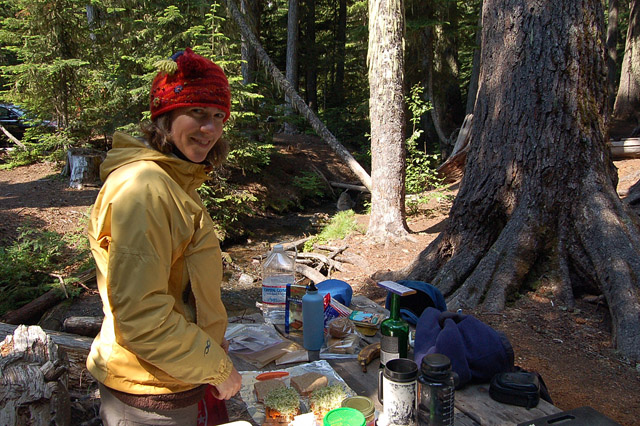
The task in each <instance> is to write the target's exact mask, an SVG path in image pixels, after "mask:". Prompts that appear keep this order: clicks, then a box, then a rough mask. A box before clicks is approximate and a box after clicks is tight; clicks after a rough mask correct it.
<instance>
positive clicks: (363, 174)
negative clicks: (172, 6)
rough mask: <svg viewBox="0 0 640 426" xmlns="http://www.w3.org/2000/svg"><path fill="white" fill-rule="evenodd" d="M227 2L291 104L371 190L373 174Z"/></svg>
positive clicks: (243, 32)
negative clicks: (286, 76)
mask: <svg viewBox="0 0 640 426" xmlns="http://www.w3.org/2000/svg"><path fill="white" fill-rule="evenodd" d="M225 4H226V5H227V10H228V11H229V14H230V15H231V17H232V18H233V20H234V21H235V23H236V24H237V25H238V27H239V28H240V32H241V33H242V37H244V38H245V39H246V40H247V41H248V42H249V44H250V45H251V47H253V49H254V50H255V51H256V55H257V57H258V59H259V60H260V62H262V64H263V66H264V67H265V68H266V70H267V71H268V72H269V74H270V75H271V77H272V78H273V80H274V82H275V83H276V85H277V86H278V87H279V88H280V89H281V90H282V91H284V93H285V95H286V96H287V97H288V99H290V100H291V104H292V105H293V107H294V108H295V109H296V110H298V112H299V113H300V114H302V115H303V116H304V117H305V118H306V119H307V121H308V122H309V124H311V127H313V130H315V131H316V133H318V135H319V136H320V137H321V138H322V140H324V141H325V142H326V143H327V144H328V145H329V146H330V147H331V148H332V149H333V150H334V151H335V153H336V154H338V156H339V157H340V158H341V159H342V161H344V162H345V163H346V164H347V166H349V168H350V169H351V171H352V172H353V173H354V174H355V175H356V176H357V177H358V179H359V180H360V182H362V184H363V185H364V186H366V187H367V189H369V190H371V176H369V174H368V173H367V171H366V170H365V169H363V168H362V166H361V165H360V164H359V163H358V162H357V161H356V159H355V158H353V156H352V155H351V154H350V153H349V151H347V150H346V148H345V147H344V146H343V145H342V144H341V143H340V142H338V140H337V139H336V138H335V136H333V134H332V133H331V132H330V131H329V129H327V126H325V125H324V123H323V122H322V121H320V119H319V118H318V116H317V115H316V114H315V113H314V112H313V110H312V109H311V108H309V106H308V105H307V104H306V103H305V101H304V100H303V99H302V98H301V97H300V95H299V94H298V92H296V90H295V89H294V87H293V86H292V85H291V83H289V82H288V81H287V79H286V78H285V77H284V75H282V72H281V71H280V70H279V69H278V67H276V65H275V64H274V63H273V61H271V58H269V55H268V54H267V52H265V50H264V49H263V48H262V45H261V44H260V42H259V41H258V39H257V38H256V36H255V35H254V34H253V31H251V28H250V27H249V25H248V24H247V23H246V21H245V19H244V17H243V15H242V13H241V12H240V10H239V9H238V7H237V6H236V3H235V1H234V0H225Z"/></svg>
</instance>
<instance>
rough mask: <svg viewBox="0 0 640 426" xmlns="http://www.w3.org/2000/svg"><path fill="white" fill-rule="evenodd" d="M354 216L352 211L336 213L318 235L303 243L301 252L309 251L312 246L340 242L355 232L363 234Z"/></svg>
mask: <svg viewBox="0 0 640 426" xmlns="http://www.w3.org/2000/svg"><path fill="white" fill-rule="evenodd" d="M355 216H356V214H355V213H354V212H353V210H345V211H342V212H338V213H336V214H335V215H334V216H333V217H332V218H331V220H330V221H329V224H327V225H326V226H325V227H324V228H322V231H320V233H319V234H318V235H316V236H314V237H313V238H310V239H309V240H307V241H306V242H305V243H304V248H303V250H304V251H311V250H313V245H314V244H325V243H327V242H329V241H333V240H341V239H343V238H345V237H347V236H348V235H351V234H353V233H356V232H358V233H363V232H364V231H363V230H362V229H361V227H360V226H359V225H358V222H357V221H356V217H355Z"/></svg>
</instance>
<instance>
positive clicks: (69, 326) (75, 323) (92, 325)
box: [64, 317, 103, 337]
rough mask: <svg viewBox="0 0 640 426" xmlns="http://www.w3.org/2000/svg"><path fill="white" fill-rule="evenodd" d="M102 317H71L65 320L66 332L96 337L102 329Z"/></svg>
mask: <svg viewBox="0 0 640 426" xmlns="http://www.w3.org/2000/svg"><path fill="white" fill-rule="evenodd" d="M102 321H103V318H102V317H69V318H67V319H65V320H64V332H65V333H71V334H79V335H80V336H89V337H96V336H97V335H98V333H99V332H100V328H101V327H102Z"/></svg>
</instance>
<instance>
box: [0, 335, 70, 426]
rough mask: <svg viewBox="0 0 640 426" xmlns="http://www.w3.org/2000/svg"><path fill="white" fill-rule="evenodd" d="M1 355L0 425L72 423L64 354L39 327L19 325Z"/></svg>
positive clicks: (62, 424)
mask: <svg viewBox="0 0 640 426" xmlns="http://www.w3.org/2000/svg"><path fill="white" fill-rule="evenodd" d="M0 353H1V355H0V384H1V386H0V424H2V425H7V426H14V425H16V426H17V425H25V424H29V425H34V426H48V425H50V424H55V425H59V426H64V425H69V424H71V405H70V400H69V392H68V389H67V381H68V374H67V371H68V369H69V361H68V359H67V358H66V356H65V353H64V351H61V350H59V349H58V347H57V346H56V345H55V344H54V343H53V341H52V340H51V339H50V338H49V337H48V336H47V335H46V333H45V332H44V331H43V330H42V329H41V328H40V327H37V326H33V327H26V326H24V325H21V326H19V327H18V328H17V329H16V330H15V332H14V333H13V335H12V336H10V337H6V338H5V339H4V341H3V342H2V343H1V344H0Z"/></svg>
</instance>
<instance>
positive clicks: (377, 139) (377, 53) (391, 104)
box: [367, 0, 408, 240]
mask: <svg viewBox="0 0 640 426" xmlns="http://www.w3.org/2000/svg"><path fill="white" fill-rule="evenodd" d="M403 38H404V2H403V0H370V1H369V48H368V58H367V60H368V62H369V90H370V99H369V117H370V120H371V180H372V182H373V188H372V191H371V215H370V217H369V228H368V230H367V236H369V237H372V239H374V240H378V239H380V240H382V239H384V240H388V239H389V237H391V238H400V237H405V236H406V235H407V234H408V230H407V225H406V222H405V210H404V178H405V175H404V167H405V152H404V119H405V114H404V93H403V70H404V50H403Z"/></svg>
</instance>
